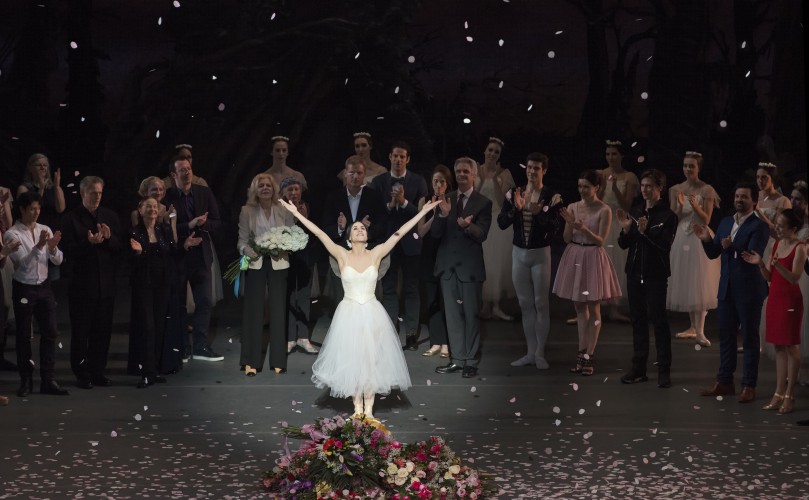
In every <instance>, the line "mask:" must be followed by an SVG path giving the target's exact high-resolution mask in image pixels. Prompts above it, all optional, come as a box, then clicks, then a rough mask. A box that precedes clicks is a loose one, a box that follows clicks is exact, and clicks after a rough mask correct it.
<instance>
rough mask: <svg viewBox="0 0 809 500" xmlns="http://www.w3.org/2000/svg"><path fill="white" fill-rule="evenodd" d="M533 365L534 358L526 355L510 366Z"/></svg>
mask: <svg viewBox="0 0 809 500" xmlns="http://www.w3.org/2000/svg"><path fill="white" fill-rule="evenodd" d="M533 364H534V357H533V356H531V355H530V354H526V355H525V356H523V357H521V358H520V359H518V360H517V361H512V362H511V366H528V365H533Z"/></svg>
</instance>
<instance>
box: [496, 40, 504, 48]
mask: <svg viewBox="0 0 809 500" xmlns="http://www.w3.org/2000/svg"><path fill="white" fill-rule="evenodd" d="M504 43H506V42H504V41H503V39H502V38H501V39H500V40H499V41H498V42H497V44H498V45H500V46H501V47H502V46H503V44H504Z"/></svg>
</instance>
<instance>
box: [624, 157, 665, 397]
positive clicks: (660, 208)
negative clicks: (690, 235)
mask: <svg viewBox="0 0 809 500" xmlns="http://www.w3.org/2000/svg"><path fill="white" fill-rule="evenodd" d="M665 188H666V175H665V174H664V173H663V172H661V171H659V170H655V169H651V170H647V171H646V172H644V173H643V174H642V175H641V178H640V190H641V195H642V196H643V205H642V206H638V207H636V208H635V209H634V210H633V211H632V214H631V215H630V214H627V213H626V212H625V211H623V210H618V212H617V218H618V223H619V224H620V225H621V234H620V235H619V236H618V245H619V246H620V247H621V248H628V249H629V253H628V254H627V258H626V268H625V270H626V288H627V292H628V294H629V312H630V316H631V317H632V344H633V346H634V354H633V355H632V368H631V369H630V370H629V372H627V373H626V374H625V375H624V376H623V377H621V382H623V383H624V384H634V383H637V382H646V381H647V380H648V378H647V377H646V362H647V359H648V357H649V319H650V317H651V320H652V323H654V329H655V347H656V348H657V386H658V387H663V388H667V387H671V375H670V368H671V329H670V328H669V320H668V316H667V315H666V291H667V289H668V281H669V276H670V275H671V268H670V265H669V252H670V251H671V243H672V242H673V241H674V232H675V231H676V229H677V215H675V214H674V212H672V211H671V209H670V208H669V207H668V205H667V204H666V203H664V202H663V201H661V199H660V196H661V193H662V192H663V190H664V189H665Z"/></svg>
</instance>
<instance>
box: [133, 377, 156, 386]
mask: <svg viewBox="0 0 809 500" xmlns="http://www.w3.org/2000/svg"><path fill="white" fill-rule="evenodd" d="M150 385H154V382H153V381H152V379H150V378H149V377H142V378H141V379H140V382H138V385H136V386H135V387H137V388H138V389H146V388H147V387H149V386H150Z"/></svg>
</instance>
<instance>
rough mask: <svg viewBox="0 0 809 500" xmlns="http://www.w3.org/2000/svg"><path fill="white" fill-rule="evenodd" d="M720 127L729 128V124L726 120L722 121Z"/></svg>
mask: <svg viewBox="0 0 809 500" xmlns="http://www.w3.org/2000/svg"><path fill="white" fill-rule="evenodd" d="M719 126H720V127H722V128H726V127H727V126H728V122H726V121H725V120H722V121H720V122H719Z"/></svg>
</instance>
